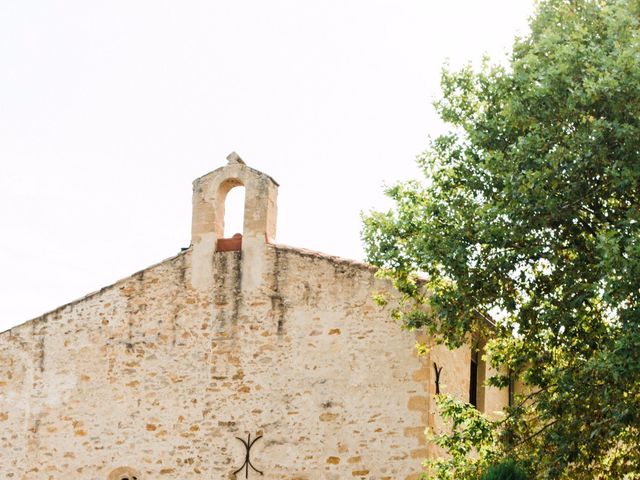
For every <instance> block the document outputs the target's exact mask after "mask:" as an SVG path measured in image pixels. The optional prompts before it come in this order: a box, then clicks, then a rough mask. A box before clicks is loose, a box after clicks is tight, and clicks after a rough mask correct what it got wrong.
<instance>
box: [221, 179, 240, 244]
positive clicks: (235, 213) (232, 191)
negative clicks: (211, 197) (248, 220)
mask: <svg viewBox="0 0 640 480" xmlns="http://www.w3.org/2000/svg"><path fill="white" fill-rule="evenodd" d="M245 197H246V194H245V187H244V185H243V184H242V182H241V181H240V180H238V179H235V178H233V179H229V180H225V181H224V182H222V184H221V185H220V188H219V190H218V199H217V205H218V212H217V215H216V216H217V218H219V219H220V223H219V224H218V225H216V236H217V238H218V240H217V243H216V251H217V252H232V251H239V250H241V249H242V235H243V231H244V213H245Z"/></svg>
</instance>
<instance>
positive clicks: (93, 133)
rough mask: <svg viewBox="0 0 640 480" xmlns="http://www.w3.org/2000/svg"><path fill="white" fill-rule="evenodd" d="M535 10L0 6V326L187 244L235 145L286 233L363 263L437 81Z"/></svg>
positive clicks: (469, 2) (421, 3)
mask: <svg viewBox="0 0 640 480" xmlns="http://www.w3.org/2000/svg"><path fill="white" fill-rule="evenodd" d="M532 10H533V6H532V1H531V0H484V1H478V0H448V1H433V0H393V1H392V0H385V1H382V0H339V1H338V0H321V1H320V0H307V1H301V0H289V1H284V0H271V1H268V2H267V1H264V0H260V1H259V0H234V1H221V0H208V1H204V0H203V1H195V0H183V1H180V2H178V1H173V2H169V1H159V0H110V1H108V2H102V1H87V0H76V1H73V0H46V1H35V0H20V1H16V0H0V225H1V227H2V228H1V230H0V331H1V330H4V329H6V328H9V327H11V326H13V325H16V324H19V323H22V322H24V321H26V320H28V319H30V318H32V317H35V316H38V315H40V314H42V313H44V312H46V311H48V310H51V309H53V308H56V307H57V306H59V305H62V304H64V303H67V302H69V301H72V300H74V299H76V298H78V297H80V296H83V295H84V294H86V293H89V292H91V291H93V290H96V289H99V288H101V287H103V286H106V285H108V284H111V283H113V282H114V281H116V280H118V279H119V278H122V277H125V276H128V275H130V274H132V273H134V272H136V271H138V270H140V269H143V268H145V267H147V266H149V265H151V264H153V263H157V262H158V261H161V260H162V259H164V258H167V257H169V256H172V255H174V254H176V253H177V252H179V251H180V247H186V246H188V245H189V243H190V223H191V182H192V180H194V179H195V178H196V177H199V176H201V175H204V174H205V173H207V172H209V171H211V170H213V169H215V168H217V167H219V166H222V165H224V164H225V163H226V161H225V157H226V155H227V154H228V153H229V152H231V151H232V150H235V151H237V152H238V153H239V154H240V155H241V156H242V158H243V159H244V160H245V161H246V162H247V164H249V165H250V166H252V167H254V168H257V169H258V170H261V171H263V172H265V173H267V174H269V175H271V176H272V177H274V178H275V179H276V180H277V181H278V182H279V183H280V191H279V202H278V208H279V212H278V213H279V215H278V235H277V240H278V242H281V243H286V244H289V245H293V246H298V247H305V248H310V249H314V250H319V251H322V252H325V253H330V254H335V255H340V256H344V257H348V258H355V259H362V257H363V252H362V247H361V244H360V236H359V232H360V229H361V223H360V212H361V211H363V210H369V209H371V208H385V207H386V206H387V205H388V204H387V203H386V200H385V198H384V196H383V193H382V186H383V184H384V183H388V184H391V183H394V182H395V181H397V180H403V179H408V178H412V177H416V176H418V171H417V168H416V167H415V164H414V158H415V156H416V155H417V154H418V153H420V152H421V151H422V150H423V149H424V148H425V146H426V145H427V137H428V135H430V134H435V133H438V132H440V131H441V129H442V126H441V125H440V123H439V121H438V119H437V117H436V115H435V113H434V111H433V108H432V106H431V102H432V101H433V100H434V99H435V98H436V97H437V96H438V93H439V75H440V68H441V66H442V64H443V62H444V61H445V59H447V58H449V59H450V60H451V63H452V64H453V65H461V64H463V63H464V62H466V61H469V60H471V61H474V62H477V61H479V59H480V58H481V56H482V55H483V54H485V53H488V54H489V55H491V56H492V57H493V58H500V57H501V56H503V55H504V53H505V52H507V51H508V50H509V48H510V46H511V44H512V41H513V38H514V36H515V35H516V34H518V33H520V34H522V33H525V32H526V28H527V17H528V16H529V15H530V14H531V13H532Z"/></svg>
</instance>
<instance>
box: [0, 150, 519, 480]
mask: <svg viewBox="0 0 640 480" xmlns="http://www.w3.org/2000/svg"><path fill="white" fill-rule="evenodd" d="M238 185H243V186H244V187H245V210H244V231H243V235H242V237H241V238H238V237H236V238H232V239H224V238H222V235H223V226H224V225H223V222H224V220H223V219H224V205H225V198H226V195H227V193H228V192H229V190H230V189H232V188H233V187H235V186H238ZM277 190H278V184H277V183H276V182H275V181H274V180H273V179H272V178H271V177H269V176H268V175H265V174H263V173H261V172H258V171H256V170H254V169H252V168H250V167H248V166H246V165H245V164H244V162H242V160H241V159H240V158H239V157H237V155H235V154H232V155H230V157H229V164H228V165H227V166H225V167H222V168H219V169H217V170H215V171H213V172H211V173H209V174H207V175H205V176H203V177H201V178H199V179H197V180H196V181H195V182H194V190H193V228H192V242H191V246H190V247H189V248H188V249H186V250H185V251H183V252H181V253H179V254H178V255H176V256H174V257H172V258H169V259H167V260H164V261H162V262H161V263H158V264H156V265H153V266H151V267H149V268H147V269H145V270H142V271H140V272H138V273H136V274H134V275H132V276H131V277H128V278H125V279H123V280H120V281H118V282H116V283H115V284H113V285H110V286H108V287H105V288H103V289H101V290H100V291H98V292H95V293H92V294H90V295H87V296H86V297H84V298H82V299H80V300H77V301H75V302H72V303H70V304H68V305H64V306H62V307H60V308H58V309H56V310H54V311H52V312H49V313H47V314H45V315H43V316H41V317H39V318H36V319H34V320H31V321H29V322H26V323H24V324H22V325H19V326H17V327H15V328H12V329H10V330H8V331H6V332H3V333H2V334H0V476H1V477H2V478H11V479H16V480H18V479H20V480H61V479H68V478H79V479H86V480H125V479H128V480H134V479H135V480H149V479H185V478H192V479H213V480H217V479H232V478H259V477H261V475H260V472H262V474H263V475H262V478H266V479H291V480H293V479H298V480H301V479H335V480H338V479H349V478H357V479H379V480H382V479H394V480H398V479H403V480H404V479H416V478H417V477H418V475H419V472H420V471H421V461H422V460H423V459H424V458H426V457H429V456H433V455H436V454H437V452H435V451H432V450H431V448H432V447H430V446H429V445H428V443H427V441H426V439H425V435H424V432H425V429H427V428H429V429H436V430H437V429H439V428H441V427H442V426H441V425H440V421H439V419H438V418H437V416H436V415H435V412H434V404H433V395H434V393H435V388H436V384H435V383H436V382H435V380H436V379H435V369H434V363H435V364H436V365H438V366H439V367H442V371H441V374H440V379H439V384H440V389H441V390H443V391H448V392H452V393H454V394H456V395H458V396H459V397H460V398H464V399H466V398H467V397H469V396H471V397H473V396H476V399H475V400H476V403H477V405H478V408H480V409H482V410H484V411H487V412H493V411H498V410H501V408H502V407H503V406H504V405H505V404H506V403H507V396H508V395H507V393H506V392H505V391H497V390H491V389H489V388H487V389H485V388H484V387H483V386H482V378H483V375H484V365H483V364H482V361H481V360H480V361H478V360H475V359H474V358H472V355H471V351H470V349H469V348H462V349H460V350H457V351H448V350H446V349H444V348H441V347H435V348H433V349H432V350H431V352H430V354H429V355H427V356H424V357H418V356H417V355H416V353H415V348H414V345H415V343H416V340H417V337H416V334H415V333H413V332H408V331H406V330H402V329H401V328H400V327H399V325H397V324H396V323H394V321H392V320H391V319H390V318H389V313H388V312H387V311H385V310H383V309H381V308H380V307H379V306H377V305H376V304H375V303H374V302H373V301H372V294H373V293H374V292H381V291H382V292H392V288H391V286H390V285H389V284H388V283H386V282H385V281H383V280H379V279H377V278H376V277H375V276H374V273H375V271H374V269H373V268H372V267H371V266H368V265H366V264H362V263H358V262H353V261H349V260H344V259H341V258H336V257H332V256H329V255H324V254H320V253H316V252H311V251H307V250H303V249H297V248H291V247H287V246H283V245H278V244H277V243H275V234H276V195H277ZM423 340H424V339H423ZM474 360H475V362H476V363H474ZM476 380H477V385H476V386H475V388H472V389H471V390H472V392H470V385H471V386H472V387H473V386H474V384H473V382H474V381H476ZM252 442H255V443H253V445H252V446H251V448H250V449H248V448H247V446H248V445H251V444H252ZM248 461H250V462H251V463H248ZM234 472H237V473H234Z"/></svg>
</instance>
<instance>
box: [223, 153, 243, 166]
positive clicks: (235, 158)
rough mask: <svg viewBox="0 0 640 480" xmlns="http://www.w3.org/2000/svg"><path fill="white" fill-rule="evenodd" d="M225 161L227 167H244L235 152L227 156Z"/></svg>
mask: <svg viewBox="0 0 640 480" xmlns="http://www.w3.org/2000/svg"><path fill="white" fill-rule="evenodd" d="M227 161H228V162H229V165H236V164H240V165H246V163H244V160H242V158H240V155H238V154H237V153H236V152H231V153H230V154H229V155H227Z"/></svg>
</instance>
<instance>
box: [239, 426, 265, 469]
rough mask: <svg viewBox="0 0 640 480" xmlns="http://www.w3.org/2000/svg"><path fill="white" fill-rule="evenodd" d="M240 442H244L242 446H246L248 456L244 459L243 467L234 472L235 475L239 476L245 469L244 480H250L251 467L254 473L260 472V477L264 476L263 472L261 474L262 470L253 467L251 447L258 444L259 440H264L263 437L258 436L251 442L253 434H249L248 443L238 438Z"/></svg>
mask: <svg viewBox="0 0 640 480" xmlns="http://www.w3.org/2000/svg"><path fill="white" fill-rule="evenodd" d="M236 438H237V439H238V440H240V441H241V442H242V444H243V445H244V447H245V448H246V449H247V452H246V455H245V457H244V463H243V464H242V466H241V467H240V468H239V469H237V470H236V471H235V472H233V474H234V475H235V474H237V473H238V472H240V471H242V469H243V468H244V469H245V472H244V478H249V467H251V468H252V469H253V470H254V471H256V472H258V473H259V474H260V475H264V473H263V472H261V471H260V470H258V469H257V468H256V467H254V466H253V463H251V447H253V444H254V443H256V442H257V441H258V440H260V439H261V438H262V435H259V436H257V437H256V438H254V439H253V441H251V434H249V435H248V436H247V441H246V442H245V441H244V440H243V439H241V438H240V437H236Z"/></svg>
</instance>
